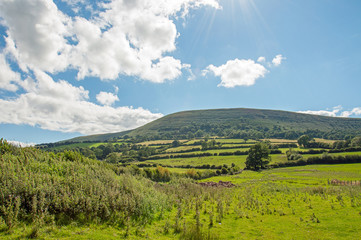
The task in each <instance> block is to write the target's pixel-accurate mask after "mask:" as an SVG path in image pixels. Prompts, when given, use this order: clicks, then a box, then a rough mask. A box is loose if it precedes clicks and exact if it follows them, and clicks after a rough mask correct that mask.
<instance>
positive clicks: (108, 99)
mask: <svg viewBox="0 0 361 240" xmlns="http://www.w3.org/2000/svg"><path fill="white" fill-rule="evenodd" d="M96 99H97V101H98V102H99V103H101V104H103V105H106V106H111V105H113V103H115V102H116V101H119V98H118V96H117V95H116V94H113V93H110V92H100V93H99V94H97V96H96Z"/></svg>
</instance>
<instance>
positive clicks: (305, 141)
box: [297, 135, 312, 147]
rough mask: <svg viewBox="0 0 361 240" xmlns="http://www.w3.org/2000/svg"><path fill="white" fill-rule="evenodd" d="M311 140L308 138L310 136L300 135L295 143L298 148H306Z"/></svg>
mask: <svg viewBox="0 0 361 240" xmlns="http://www.w3.org/2000/svg"><path fill="white" fill-rule="evenodd" d="M311 140H312V139H311V138H310V136H308V135H302V136H301V137H299V138H298V139H297V143H298V145H300V146H303V147H306V146H307V144H308V143H309V142H310V141H311Z"/></svg>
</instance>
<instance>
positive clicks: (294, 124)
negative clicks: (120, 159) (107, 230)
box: [69, 108, 361, 142]
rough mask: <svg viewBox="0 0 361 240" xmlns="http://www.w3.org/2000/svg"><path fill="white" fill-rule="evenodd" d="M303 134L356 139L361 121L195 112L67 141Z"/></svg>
mask: <svg viewBox="0 0 361 240" xmlns="http://www.w3.org/2000/svg"><path fill="white" fill-rule="evenodd" d="M303 134H308V135H310V136H312V137H320V138H324V139H344V138H345V137H346V136H347V135H351V136H356V135H359V134H361V119H356V118H336V117H325V116H317V115H309V114H302V113H294V112H286V111H276V110H260V109H246V108H239V109H214V110H197V111H185V112H178V113H174V114H170V115H167V116H165V117H163V118H160V119H158V120H155V121H153V122H151V123H148V124H146V125H144V126H142V127H139V128H137V129H135V130H132V131H128V132H121V133H113V134H100V135H93V136H86V137H79V138H74V139H71V140H69V141H70V142H84V141H105V140H112V139H114V138H115V139H117V138H122V137H125V138H127V137H133V138H136V139H139V140H151V139H189V138H194V137H203V136H205V135H210V136H219V137H227V138H242V139H247V138H252V139H260V138H283V139H297V138H298V137H299V136H301V135H303Z"/></svg>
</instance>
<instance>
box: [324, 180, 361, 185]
mask: <svg viewBox="0 0 361 240" xmlns="http://www.w3.org/2000/svg"><path fill="white" fill-rule="evenodd" d="M329 184H331V185H337V186H360V185H361V181H359V180H351V181H344V180H338V179H332V180H331V181H329Z"/></svg>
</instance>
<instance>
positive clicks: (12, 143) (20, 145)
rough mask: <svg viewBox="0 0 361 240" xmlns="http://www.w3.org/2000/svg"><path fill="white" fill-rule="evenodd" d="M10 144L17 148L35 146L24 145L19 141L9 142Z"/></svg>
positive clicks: (30, 144) (31, 144)
mask: <svg viewBox="0 0 361 240" xmlns="http://www.w3.org/2000/svg"><path fill="white" fill-rule="evenodd" d="M7 142H8V143H10V144H11V145H14V146H16V147H32V146H35V143H23V142H19V141H7Z"/></svg>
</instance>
